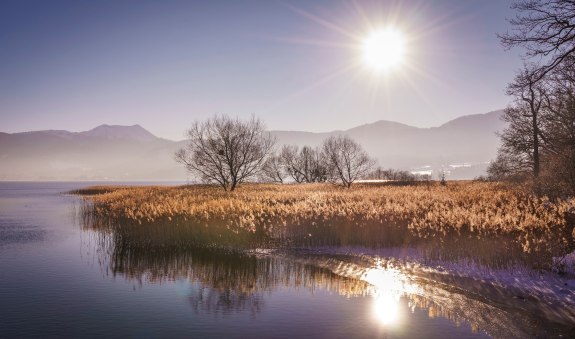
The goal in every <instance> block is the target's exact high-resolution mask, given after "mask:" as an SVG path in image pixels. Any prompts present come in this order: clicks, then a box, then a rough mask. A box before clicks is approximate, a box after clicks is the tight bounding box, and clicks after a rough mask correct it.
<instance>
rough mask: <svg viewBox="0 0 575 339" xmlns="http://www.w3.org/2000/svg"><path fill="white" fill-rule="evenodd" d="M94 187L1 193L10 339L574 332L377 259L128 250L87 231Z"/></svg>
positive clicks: (4, 311)
mask: <svg viewBox="0 0 575 339" xmlns="http://www.w3.org/2000/svg"><path fill="white" fill-rule="evenodd" d="M90 184H91V183H0V338H22V337H42V338H45V337H136V338H157V337H162V338H167V337H169V338H171V337H193V338H210V337H215V338H253V337H262V338H308V337H317V338H352V337H357V338H364V337H367V338H374V337H375V338H379V337H387V338H480V337H491V336H495V337H559V336H561V335H563V336H564V337H568V336H569V335H570V334H572V333H573V332H570V331H571V329H572V327H570V325H569V324H565V322H563V323H561V322H557V321H554V320H549V319H548V318H546V317H542V316H541V315H540V314H538V312H536V311H534V308H533V307H531V308H530V307H529V305H528V302H526V301H525V300H528V298H526V297H524V296H520V297H517V298H515V297H516V296H515V295H513V293H512V292H509V295H508V296H506V295H504V296H503V297H501V295H499V297H497V298H490V297H486V296H485V295H482V294H481V293H478V292H477V291H481V290H482V288H483V286H482V285H481V284H480V283H479V285H478V286H474V288H473V289H470V290H467V289H465V288H461V286H462V285H461V282H458V283H457V284H455V283H454V284H451V283H449V280H446V279H429V278H427V279H424V278H423V276H422V275H421V274H415V273H414V274H409V273H406V272H409V271H407V270H406V269H405V268H406V267H398V266H397V265H398V264H397V263H396V264H395V266H394V265H393V264H392V263H393V262H390V261H385V262H384V261H383V260H379V259H374V258H377V256H357V255H355V256H351V255H349V254H345V253H347V252H346V251H345V250H341V249H340V250H337V249H325V248H324V249H321V250H317V251H307V252H306V251H294V252H282V253H280V252H267V251H252V252H250V253H243V254H238V253H229V252H222V251H217V250H206V249H203V250H200V249H192V248H187V249H173V248H152V249H150V248H138V247H134V246H130V244H126V243H125V241H119V240H118V239H117V238H115V237H114V236H113V235H110V234H101V233H98V232H96V231H93V230H89V229H86V228H85V227H83V225H82V222H81V221H80V220H81V218H79V217H78V210H79V207H80V205H81V200H80V198H78V197H76V196H71V195H66V194H63V192H67V191H70V190H72V189H76V188H80V187H85V186H88V185H90ZM131 184H133V183H131ZM332 252H333V253H332ZM344 252H345V253H344ZM342 253H344V254H342ZM420 271H424V270H423V269H421V268H420ZM485 290H487V292H486V293H489V295H493V293H495V294H497V293H499V294H501V293H503V294H505V293H506V292H504V291H503V292H502V291H499V290H495V291H494V290H493V288H492V287H489V288H486V289H485ZM566 293H570V291H567V292H566ZM507 299H509V300H511V301H510V302H505V301H504V300H507ZM502 300H503V302H502ZM526 305H527V306H526ZM557 307H558V310H559V311H561V306H557ZM535 309H537V308H536V307H535ZM559 313H561V312H559Z"/></svg>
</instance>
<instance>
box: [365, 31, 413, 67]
mask: <svg viewBox="0 0 575 339" xmlns="http://www.w3.org/2000/svg"><path fill="white" fill-rule="evenodd" d="M362 47H363V61H364V62H365V64H366V65H367V66H369V67H370V68H372V69H375V70H377V71H388V70H391V69H393V68H396V67H397V66H399V65H400V64H401V63H402V62H403V59H404V53H405V39H404V37H403V35H402V34H401V32H399V31H398V30H396V29H393V28H386V29H380V30H377V31H374V32H372V33H371V34H370V35H369V36H368V37H367V38H366V39H365V40H364V42H363V46H362Z"/></svg>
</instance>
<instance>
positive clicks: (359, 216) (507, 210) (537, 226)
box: [76, 183, 575, 267]
mask: <svg viewBox="0 0 575 339" xmlns="http://www.w3.org/2000/svg"><path fill="white" fill-rule="evenodd" d="M76 193H78V194H89V195H90V196H89V197H88V198H87V202H86V205H85V206H84V207H83V215H84V216H85V217H86V218H92V219H94V221H93V222H92V224H93V225H98V226H99V227H104V228H108V229H114V231H115V232H119V233H121V234H123V236H125V237H127V238H130V239H131V242H132V243H142V244H163V245H178V246H185V245H194V246H200V245H203V246H220V247H233V248H238V247H239V248H246V247H261V246H318V245H320V246H321V245H329V246H365V247H392V246H416V245H417V246H423V247H425V248H426V249H425V252H426V253H427V254H428V255H429V256H430V257H434V256H435V257H437V258H439V259H446V258H451V257H452V259H454V258H455V259H457V258H459V257H465V256H468V257H473V256H477V259H478V260H483V259H482V258H488V259H487V261H494V262H495V263H496V265H499V264H497V262H498V261H501V263H500V264H501V265H503V264H505V263H503V261H505V260H506V259H505V258H506V257H507V258H508V257H509V255H508V254H510V253H511V254H513V253H515V254H517V257H516V258H520V259H519V260H523V259H521V258H522V257H530V259H529V260H531V261H533V260H535V259H536V261H533V262H534V265H535V266H539V267H546V266H549V264H550V263H551V257H552V256H561V255H565V254H566V253H569V252H570V251H572V250H573V249H574V248H575V242H574V241H573V240H574V238H573V237H574V236H575V234H574V233H573V232H574V229H573V228H574V226H575V214H574V212H575V201H573V200H571V201H554V202H552V201H549V200H548V199H547V198H545V197H543V198H536V197H533V196H530V195H529V194H526V193H523V192H522V191H519V190H516V189H513V188H511V187H507V186H504V185H500V184H494V183H453V184H450V185H448V186H447V187H445V186H439V185H416V186H402V187H400V186H385V185H384V186H376V185H364V186H361V185H358V186H357V187H355V188H353V189H351V190H343V189H339V188H335V187H333V186H328V185H321V184H316V185H245V186H244V187H242V189H241V190H238V191H236V192H233V193H227V192H223V191H222V190H219V189H217V188H214V187H210V186H182V187H131V188H126V187H122V188H116V187H106V186H104V187H91V188H88V189H85V190H79V191H77V192H76ZM97 193H102V194H97ZM438 249H439V250H438ZM445 249H450V250H447V251H446V250H445ZM522 253H527V254H529V253H530V255H526V254H522ZM509 260H511V261H515V260H516V259H515V258H512V259H509ZM509 260H507V261H509Z"/></svg>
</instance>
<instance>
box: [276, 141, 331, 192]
mask: <svg viewBox="0 0 575 339" xmlns="http://www.w3.org/2000/svg"><path fill="white" fill-rule="evenodd" d="M280 157H281V161H282V162H283V164H284V166H285V169H286V171H287V173H288V174H289V176H291V177H292V179H293V180H294V181H295V182H297V183H303V182H307V183H311V182H322V181H325V180H326V179H327V178H326V174H327V169H326V168H325V165H324V164H323V161H322V159H321V151H320V150H318V149H314V148H311V147H310V146H304V147H302V149H301V150H300V149H299V148H298V147H297V146H293V145H285V146H284V147H283V148H282V151H281V153H280Z"/></svg>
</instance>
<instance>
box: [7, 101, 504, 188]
mask: <svg viewBox="0 0 575 339" xmlns="http://www.w3.org/2000/svg"><path fill="white" fill-rule="evenodd" d="M501 114H502V111H494V112H490V113H486V114H475V115H468V116H463V117H460V118H457V119H454V120H451V121H449V122H447V123H445V124H443V125H441V126H439V127H432V128H417V127H412V126H408V125H404V124H401V123H397V122H392V121H384V120H381V121H377V122H374V123H371V124H366V125H362V126H358V127H354V128H351V129H348V130H345V131H333V132H327V133H311V132H297V131H271V133H272V134H273V135H275V136H276V137H277V147H278V148H279V147H281V145H283V144H296V145H300V146H302V145H310V146H319V145H320V144H321V142H322V141H323V140H324V139H325V138H326V137H328V136H330V135H334V134H346V135H349V136H350V137H352V138H353V139H355V140H356V141H358V142H360V143H361V144H362V145H363V147H364V148H365V149H366V151H367V152H368V153H369V154H370V155H371V156H372V157H374V158H375V159H377V161H378V162H379V165H380V166H382V167H384V168H396V169H405V170H412V171H426V172H430V171H432V172H434V174H436V173H437V171H438V170H439V169H441V168H444V169H446V170H447V171H448V176H449V177H450V178H451V179H471V178H473V177H475V176H477V175H480V174H482V173H483V172H484V170H485V168H486V166H487V164H488V162H489V161H490V160H493V159H494V158H495V155H496V152H497V148H498V146H499V138H498V137H497V135H496V132H497V131H501V130H502V129H503V128H504V127H505V123H504V122H503V121H501V120H500V117H501ZM184 144H185V141H171V140H166V139H161V138H158V137H156V136H154V135H153V134H152V133H150V132H148V131H147V130H145V129H144V128H142V127H141V126H139V125H133V126H110V125H101V126H98V127H96V128H94V129H92V130H89V131H85V132H68V131H63V130H47V131H33V132H24V133H12V134H10V133H1V132H0V180H117V181H129V180H174V181H184V180H187V179H188V176H187V173H186V171H185V169H184V168H183V167H182V166H181V165H180V164H178V163H176V162H175V161H174V158H173V154H174V152H175V151H176V150H177V149H178V148H180V147H182V146H183V145H184Z"/></svg>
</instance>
